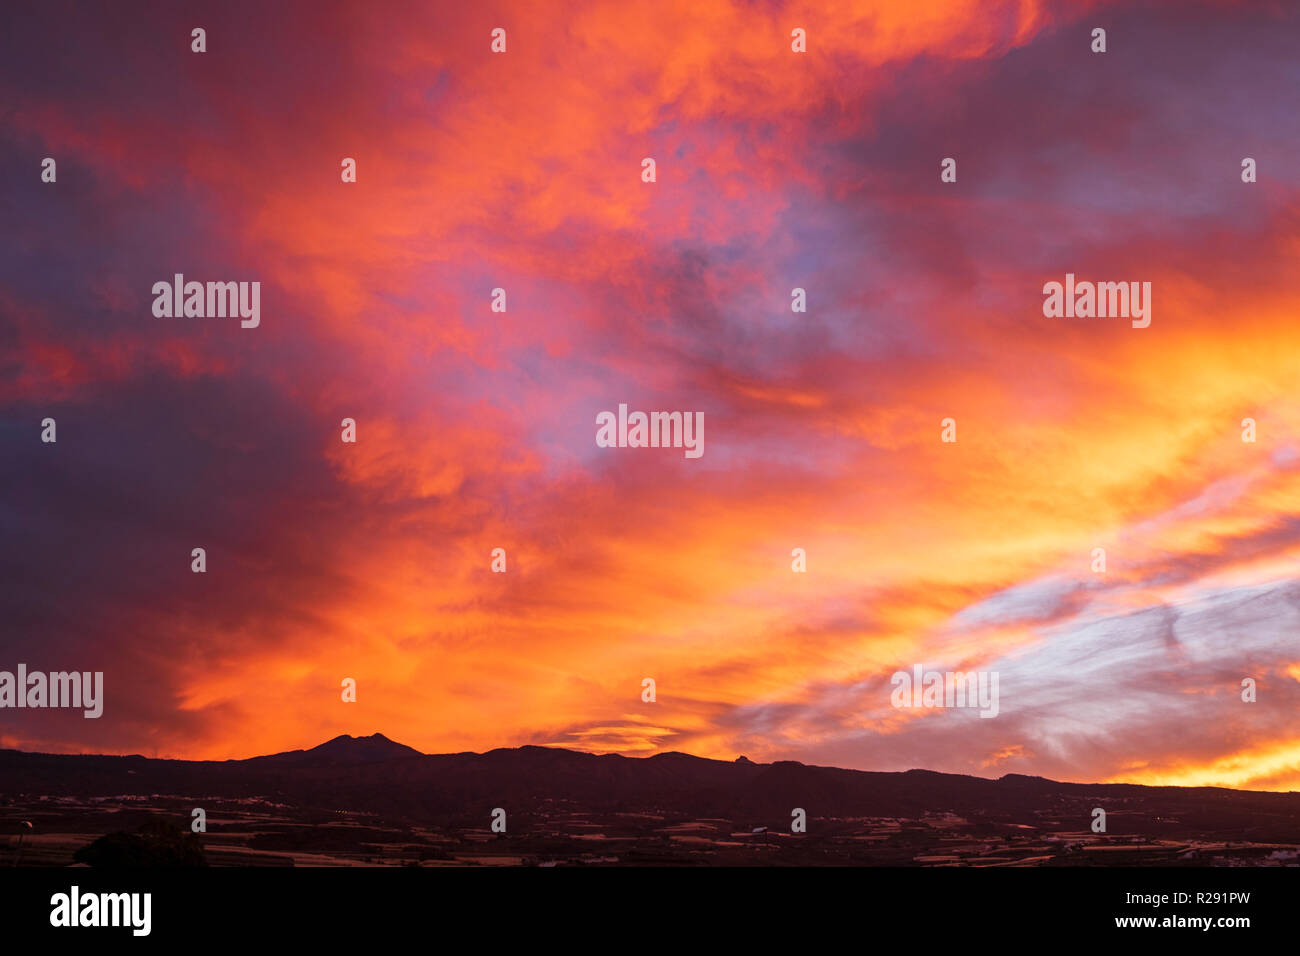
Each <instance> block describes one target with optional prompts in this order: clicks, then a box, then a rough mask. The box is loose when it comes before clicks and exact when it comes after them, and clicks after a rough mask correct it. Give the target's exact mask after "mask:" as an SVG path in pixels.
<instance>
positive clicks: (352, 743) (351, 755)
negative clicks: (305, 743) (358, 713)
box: [304, 733, 422, 762]
mask: <svg viewBox="0 0 1300 956" xmlns="http://www.w3.org/2000/svg"><path fill="white" fill-rule="evenodd" d="M304 753H305V754H306V755H310V756H313V757H326V758H329V759H331V760H347V761H367V762H368V761H372V760H396V759H399V758H402V757H419V756H422V754H421V753H420V751H418V750H416V749H415V748H414V747H408V746H406V744H399V743H398V742H397V741H395V740H390V739H389V738H387V737H385V736H384V735H383V734H379V733H375V734H371V735H370V736H369V737H353V736H352V735H351V734H339V735H338V736H337V737H335V738H334V739H333V740H327V741H325V743H323V744H320V745H319V746H316V747H312V748H311V749H310V750H308V751H305V752H304Z"/></svg>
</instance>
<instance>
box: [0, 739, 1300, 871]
mask: <svg viewBox="0 0 1300 956" xmlns="http://www.w3.org/2000/svg"><path fill="white" fill-rule="evenodd" d="M498 807H499V808H502V809H504V810H505V812H506V823H507V832H506V833H503V834H498V833H493V832H491V829H490V824H491V818H492V812H493V810H494V808H498ZM1096 807H1100V808H1102V809H1104V810H1105V811H1106V830H1107V832H1106V833H1104V834H1098V833H1093V832H1092V830H1091V828H1090V827H1091V823H1092V819H1093V809H1094V808H1096ZM195 808H202V809H203V811H204V812H205V813H206V818H207V832H206V833H203V834H199V835H198V839H199V840H200V841H201V843H202V846H203V850H204V854H205V856H206V858H207V861H208V863H209V864H210V865H214V866H231V865H233V866H291V865H298V866H305V865H308V866H309V865H325V866H340V865H342V866H357V865H360V866H365V865H388V866H393V865H420V866H454V865H550V864H555V865H569V864H572V865H595V866H600V865H615V864H642V865H688V866H727V865H886V866H962V865H969V866H1058V865H1067V866H1092V865H1128V866H1144V865H1165V866H1167V865H1188V866H1242V865H1245V866H1297V865H1300V794H1298V793H1259V792H1250V791H1235V790H1224V789H1217V788H1208V787H1202V788H1182V787H1140V786H1132V785H1126V784H1065V783H1056V782H1054V781H1050V780H1044V779H1042V778H1038V777H1024V776H1018V775H1008V776H1005V777H1003V778H1001V779H999V780H985V779H982V778H978V777H966V776H960V775H956V774H940V773H932V772H929V771H922V770H912V771H908V772H906V773H868V772H861V771H853V770H839V769H836V768H830V767H809V766H805V765H803V764H798V763H792V762H779V763H774V764H756V763H751V762H749V761H747V760H744V759H743V758H742V759H741V760H738V761H736V762H734V763H728V762H725V761H717V760H705V759H702V758H698V757H692V756H689V755H686V754H676V753H672V754H661V755H659V756H655V757H649V758H626V757H619V756H601V757H597V756H593V755H590V754H583V753H576V752H573V751H567V750H556V749H548V748H540V747H524V748H520V749H517V750H494V751H491V752H489V753H486V754H447V755H424V754H420V753H418V752H417V751H415V750H412V749H411V748H408V747H404V746H402V745H401V744H397V743H394V742H393V741H390V740H388V739H387V738H384V737H382V736H381V735H378V734H376V735H375V736H373V737H364V738H353V737H340V738H337V739H335V740H332V741H330V742H328V743H326V744H322V745H321V746H319V747H316V748H314V749H312V750H308V751H293V752H291V753H285V754H276V755H273V756H268V757H255V758H252V759H250V760H234V761H221V762H213V761H177V760H151V759H147V758H144V757H105V756H65V755H54V754H27V753H21V752H19V751H13V750H6V751H0V865H9V864H12V863H14V862H20V863H21V865H36V866H63V865H68V864H71V863H72V862H73V855H74V853H76V851H77V850H78V849H80V848H82V847H84V846H86V845H87V844H90V843H91V842H92V841H94V840H95V839H96V838H97V837H99V836H102V835H104V834H108V833H116V832H128V833H135V832H136V831H138V830H140V829H141V827H144V826H146V825H148V824H150V822H151V821H152V822H153V823H154V824H156V823H157V822H158V818H159V817H160V816H161V817H163V818H165V820H166V821H169V823H170V824H174V826H175V828H177V829H178V831H184V832H185V833H188V832H189V831H190V821H191V816H192V811H193V810H194V809H195ZM794 808H802V809H804V810H805V811H806V812H807V832H806V833H798V834H795V833H791V832H790V828H791V827H790V824H791V811H792V810H793V809H794ZM24 821H26V822H30V823H31V824H32V827H31V829H30V830H28V829H27V828H26V827H25V826H24V825H23V823H24ZM20 835H21V841H20ZM20 843H21V846H20Z"/></svg>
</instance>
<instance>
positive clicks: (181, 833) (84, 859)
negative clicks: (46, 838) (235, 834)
mask: <svg viewBox="0 0 1300 956" xmlns="http://www.w3.org/2000/svg"><path fill="white" fill-rule="evenodd" d="M72 858H73V859H74V860H75V861H76V862H78V863H86V864H88V865H90V866H103V867H119V868H120V867H137V866H162V867H175V866H207V865H208V861H207V858H206V857H205V856H204V854H203V843H202V842H201V841H200V840H199V835H198V834H197V833H188V832H186V831H185V830H182V829H181V828H180V827H179V826H178V825H177V824H176V823H175V822H174V821H172V820H168V819H167V818H165V817H153V818H151V819H150V820H149V821H148V822H146V823H145V824H144V825H143V826H142V827H140V829H139V831H138V832H136V833H125V832H123V831H120V830H119V831H118V832H116V833H107V834H105V835H104V836H102V837H100V838H99V839H98V840H96V841H95V842H94V843H90V844H88V845H86V846H83V847H82V848H81V849H80V850H78V851H77V852H76V853H75V854H73V857H72Z"/></svg>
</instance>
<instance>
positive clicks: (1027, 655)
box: [0, 0, 1300, 790]
mask: <svg viewBox="0 0 1300 956" xmlns="http://www.w3.org/2000/svg"><path fill="white" fill-rule="evenodd" d="M4 7H5V9H4V11H3V13H0V226H2V227H3V228H0V450H2V452H3V454H2V455H0V670H10V671H12V670H14V669H15V668H16V666H17V664H19V663H25V664H26V665H27V666H28V668H29V669H32V670H45V671H53V670H72V669H75V670H90V671H94V670H102V671H103V672H104V674H105V677H104V680H105V685H106V686H105V697H106V699H105V704H104V715H103V717H102V718H100V719H99V720H87V719H84V718H82V717H81V716H80V712H75V713H69V712H66V711H54V710H43V711H41V710H23V711H16V710H3V711H0V747H17V748H21V749H24V750H48V751H60V752H104V753H143V754H146V755H150V756H170V757H185V758H216V759H221V758H228V757H247V756H252V755H255V754H261V753H269V752H274V751H280V750H288V749H294V748H299V747H310V746H313V745H315V744H317V743H320V742H321V741H323V740H326V739H328V738H330V737H333V736H335V735H337V734H341V733H352V734H369V733H373V732H376V731H379V732H382V733H384V734H386V735H387V736H389V737H392V738H394V739H396V740H399V741H401V742H403V743H406V744H409V745H411V746H414V747H417V748H419V749H420V750H423V751H427V752H448V751H462V750H480V751H481V750H487V749H491V748H494V747H499V746H517V745H521V744H544V745H556V746H564V747H571V748H576V749H583V750H590V751H596V752H620V753H625V754H629V755H646V754H652V753H656V752H661V751H669V750H680V751H686V752H689V753H695V754H699V755H702V756H709V757H719V758H725V759H734V758H735V757H736V756H737V755H738V754H746V755H748V756H749V757H750V758H751V759H754V760H775V759H793V760H800V761H803V762H805V763H817V764H828V765H837V766H844V767H854V768H862V769H873V770H904V769H908V768H912V767H925V768H929V769H934V770H943V771H953V772H962V773H973V774H979V775H982V776H990V777H996V776H1001V775H1002V774H1004V773H1011V772H1015V773H1027V774H1039V775H1043V776H1047V777H1053V778H1056V779H1065V780H1099V781H1107V780H1125V781H1133V782H1138V783H1168V784H1185V785H1199V784H1217V785H1224V786H1232V787H1250V788H1256V789H1283V790H1285V789H1300V564H1298V563H1297V562H1300V327H1298V325H1297V320H1298V318H1300V294H1298V293H1297V289H1296V283H1297V277H1298V275H1300V273H1298V272H1297V264H1298V263H1300V122H1298V121H1297V113H1296V103H1297V98H1296V91H1297V89H1300V57H1298V56H1297V50H1300V9H1298V8H1297V7H1296V6H1295V5H1294V4H1287V3H1277V4H1264V3H1259V4H1253V5H1247V6H1234V5H1231V4H1227V3H1205V4H1192V3H1184V2H1177V3H1175V2H1171V3H1164V4H1162V3H1153V4H1142V5H1140V6H1137V5H1131V4H1129V5H1125V4H1099V5H1091V6H1089V5H1087V4H1083V3H1071V4H1068V5H1065V4H1061V5H1054V4H1039V3H1036V2H1033V0H1015V2H988V0H984V2H979V3H976V2H973V0H972V2H952V3H938V2H920V0H909V2H892V0H883V2H880V3H851V2H835V0H831V2H823V3H813V4H804V3H797V4H791V5H784V4H782V3H779V2H776V0H772V2H762V0H753V2H742V0H732V2H730V3H728V2H723V0H711V2H708V3H701V2H694V0H691V2H681V3H674V2H655V3H613V2H602V3H588V2H581V0H577V2H572V3H553V4H535V3H522V2H520V3H512V4H508V5H499V4H494V3H441V4H439V3H419V4H397V3H389V2H383V3H366V4H362V3H357V4H351V5H347V6H345V5H341V4H333V3H318V2H300V3H290V2H276V3H262V2H245V3H239V2H235V3H231V2H221V3H212V4H206V5H203V4H200V5H194V4H186V5H184V6H182V5H178V4H173V3H157V4H141V3H129V4H89V5H86V6H85V7H84V8H78V7H73V6H64V5H61V4H52V3H40V4H37V3H30V4H29V3H6V4H5V5H4ZM498 26H499V27H504V28H505V29H506V31H507V43H508V47H507V49H508V52H507V53H506V54H504V55H493V54H492V53H491V52H490V50H489V45H490V32H491V30H492V29H493V28H494V27H498ZM1098 26H1100V27H1104V28H1105V29H1106V30H1107V34H1108V35H1107V45H1108V52H1107V53H1105V54H1104V55H1103V54H1093V53H1092V52H1091V51H1090V43H1091V38H1090V34H1091V31H1092V29H1093V28H1094V27H1098ZM194 27H203V28H205V29H206V30H207V52H206V53H204V54H195V53H192V52H190V31H191V29H192V28H194ZM794 27H803V28H804V29H806V30H807V33H808V52H807V54H804V55H799V54H795V53H792V52H791V50H790V31H791V29H793V28H794ZM46 156H49V157H53V158H55V159H56V161H57V164H58V166H57V171H58V172H57V176H58V178H57V182H56V183H53V184H50V183H42V182H41V179H40V167H41V160H42V159H43V158H44V157H46ZM345 156H350V157H354V158H355V159H356V160H357V169H358V181H357V182H356V183H355V184H343V183H342V182H340V175H339V174H340V161H341V160H342V158H343V157H345ZM949 156H950V157H953V158H955V159H956V160H957V172H958V181H957V182H956V183H941V182H940V176H939V173H940V162H941V160H942V159H943V158H944V157H949ZM644 157H653V158H654V159H655V160H656V162H657V174H658V181H657V182H655V183H653V184H647V183H643V182H642V181H641V160H642V159H643V158H644ZM1243 157H1252V158H1254V159H1255V160H1256V161H1257V163H1258V182H1256V183H1253V184H1246V183H1243V182H1242V180H1241V161H1242V159H1243ZM178 272H179V273H183V274H184V275H185V276H186V278H187V279H194V280H199V281H207V280H221V281H241V280H243V281H251V280H258V281H260V282H261V284H262V292H261V325H260V327H259V328H256V329H242V328H240V326H239V321H238V320H237V319H219V318H211V319H209V318H202V319H200V318H155V317H154V315H153V314H152V310H151V306H152V302H153V296H152V293H151V288H152V286H153V284H154V283H155V282H157V281H160V280H166V281H170V280H171V278H172V276H173V274H174V273H178ZM1067 272H1073V273H1075V274H1076V275H1077V276H1078V277H1079V278H1080V279H1088V280H1117V281H1118V280H1124V281H1128V280H1138V281H1149V282H1151V284H1152V322H1151V326H1150V327H1149V328H1147V329H1134V328H1131V327H1130V324H1129V322H1128V321H1127V320H1125V319H1076V318H1070V319H1066V318H1059V319H1058V318H1045V317H1044V315H1043V310H1042V306H1043V294H1042V287H1043V284H1044V283H1045V282H1049V281H1053V280H1055V281H1062V280H1063V279H1064V276H1065V274H1066V273H1067ZM796 286H798V287H802V288H805V289H806V290H807V298H808V311H807V313H806V314H794V313H792V312H791V308H790V295H791V289H792V288H794V287H796ZM496 287H501V288H504V289H506V292H507V302H508V312H506V313H504V314H499V313H494V312H492V311H491V309H490V297H491V290H492V289H493V288H496ZM620 402H623V403H627V404H628V405H629V406H630V407H631V408H632V409H642V410H682V411H702V412H703V413H704V420H705V434H704V439H705V444H704V455H703V457H702V458H699V459H687V458H685V457H684V455H683V454H682V451H681V450H677V449H630V448H628V449H610V448H599V447H597V445H596V442H595V430H596V429H595V420H596V415H597V414H598V413H599V412H601V411H604V410H614V409H617V407H618V405H619V403H620ZM47 416H48V417H53V418H54V419H56V421H57V429H58V432H57V434H58V440H57V443H55V444H45V443H42V442H41V440H40V434H41V426H40V422H41V420H42V419H43V418H45V417H47ZM345 417H351V418H354V419H355V420H356V422H357V438H358V440H357V443H356V444H344V443H343V442H342V441H341V440H340V422H341V421H342V419H344V418H345ZM947 417H952V418H955V419H956V422H957V438H958V441H957V442H956V444H945V443H942V442H941V441H940V422H941V420H942V419H944V418H947ZM1246 417H1251V418H1254V419H1255V420H1256V422H1257V427H1258V441H1257V442H1255V443H1253V444H1252V443H1246V442H1243V441H1242V428H1241V423H1242V419H1243V418H1246ZM195 547H203V548H205V549H206V550H207V564H208V570H207V573H205V574H195V573H192V572H191V570H190V561H191V558H190V552H191V549H193V548H195ZM497 547H502V548H505V549H506V552H507V560H508V569H509V570H508V571H507V573H505V574H494V573H492V572H491V570H490V553H491V551H492V549H493V548H497ZM1098 547H1102V548H1105V549H1106V551H1107V571H1106V573H1105V574H1095V573H1093V572H1092V571H1091V561H1092V550H1093V549H1094V548H1098ZM793 548H803V549H805V550H806V552H807V555H808V558H807V573H805V574H797V573H793V572H792V570H791V550H792V549H793ZM916 664H922V665H924V666H925V667H926V668H927V669H938V670H958V669H960V670H970V669H980V670H992V671H997V672H998V674H999V675H1000V691H1001V701H1000V713H999V715H998V716H997V717H996V718H995V719H981V718H980V717H979V716H978V715H977V712H976V711H973V710H942V709H940V710H898V709H895V708H893V707H891V705H890V692H891V689H892V688H891V685H890V682H889V678H890V675H891V674H893V673H894V672H895V671H898V670H908V671H910V670H911V668H912V667H913V666H914V665H916ZM345 677H352V678H355V679H356V681H357V688H358V700H357V702H356V703H355V704H349V703H344V702H343V701H341V699H340V682H341V681H342V679H343V678H345ZM645 677H653V678H654V679H655V680H656V681H657V684H658V700H657V702H655V703H642V701H641V681H642V679H643V678H645ZM1244 677H1252V678H1254V679H1255V680H1256V681H1257V682H1258V696H1259V699H1258V701H1257V702H1256V703H1253V704H1251V703H1243V702H1242V701H1241V698H1240V682H1241V680H1242V678H1244Z"/></svg>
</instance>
